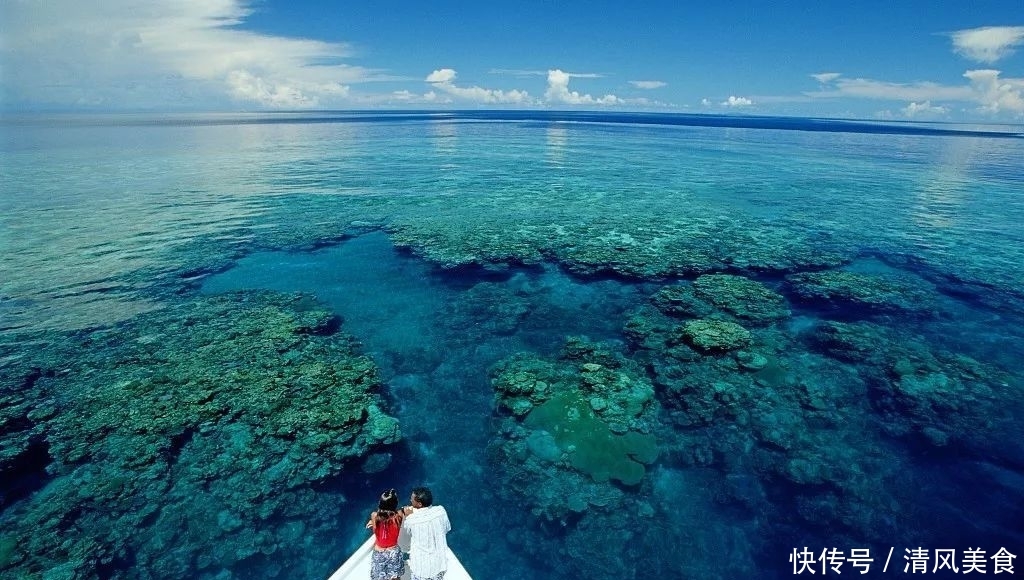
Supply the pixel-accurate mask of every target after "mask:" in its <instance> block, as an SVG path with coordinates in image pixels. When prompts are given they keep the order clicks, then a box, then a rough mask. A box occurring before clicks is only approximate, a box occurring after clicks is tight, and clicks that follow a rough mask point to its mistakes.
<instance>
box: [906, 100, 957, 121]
mask: <svg viewBox="0 0 1024 580" xmlns="http://www.w3.org/2000/svg"><path fill="white" fill-rule="evenodd" d="M901 111H903V115H904V116H906V117H929V116H942V115H945V114H946V113H949V109H948V108H947V107H942V106H939V105H932V103H931V101H925V102H923V103H910V104H909V105H907V106H906V107H903V109H901Z"/></svg>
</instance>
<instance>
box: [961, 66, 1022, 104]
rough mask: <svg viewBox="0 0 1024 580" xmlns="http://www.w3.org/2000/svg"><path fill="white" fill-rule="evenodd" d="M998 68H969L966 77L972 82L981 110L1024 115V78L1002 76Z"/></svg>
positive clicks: (972, 88)
mask: <svg viewBox="0 0 1024 580" xmlns="http://www.w3.org/2000/svg"><path fill="white" fill-rule="evenodd" d="M1000 74H1001V73H1000V71H997V70H990V69H984V70H969V71H967V72H965V73H964V77H965V78H967V80H968V81H970V83H971V90H972V91H974V94H975V99H974V100H975V101H976V102H977V103H978V105H979V107H978V108H979V110H981V111H983V112H987V113H993V114H997V113H1001V112H1009V113H1014V114H1016V115H1024V79H1004V78H1000Z"/></svg>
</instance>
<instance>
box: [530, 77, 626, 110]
mask: <svg viewBox="0 0 1024 580" xmlns="http://www.w3.org/2000/svg"><path fill="white" fill-rule="evenodd" d="M574 76H591V75H581V74H570V73H567V72H563V71H561V70H559V69H554V70H549V71H548V89H547V90H546V91H545V92H544V98H546V99H547V100H548V102H551V103H564V104H567V105H621V104H624V103H625V101H624V100H623V99H620V98H619V97H617V96H615V95H605V96H603V97H593V96H591V95H587V94H582V95H581V94H580V93H578V92H576V91H570V90H569V79H570V78H572V77H574Z"/></svg>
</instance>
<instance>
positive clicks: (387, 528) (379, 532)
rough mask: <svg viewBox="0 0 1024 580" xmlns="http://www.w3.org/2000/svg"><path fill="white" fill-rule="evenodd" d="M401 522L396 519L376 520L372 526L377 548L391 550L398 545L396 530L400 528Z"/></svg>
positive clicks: (399, 519)
mask: <svg viewBox="0 0 1024 580" xmlns="http://www.w3.org/2000/svg"><path fill="white" fill-rule="evenodd" d="M401 520H402V519H401V518H398V517H393V518H390V519H387V520H377V523H376V524H375V525H374V526H373V535H374V536H376V537H377V546H378V547H380V548H393V547H395V546H397V545H398V530H399V528H400V527H401Z"/></svg>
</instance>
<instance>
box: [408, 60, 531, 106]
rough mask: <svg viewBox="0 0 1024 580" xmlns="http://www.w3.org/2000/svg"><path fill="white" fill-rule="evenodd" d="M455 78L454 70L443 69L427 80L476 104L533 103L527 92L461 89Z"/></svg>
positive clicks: (451, 93)
mask: <svg viewBox="0 0 1024 580" xmlns="http://www.w3.org/2000/svg"><path fill="white" fill-rule="evenodd" d="M455 76H456V73H455V71H454V70H452V69H450V68H442V69H438V70H435V71H434V72H432V73H430V74H429V75H427V78H426V79H425V80H426V82H428V83H430V84H431V85H433V87H434V88H436V89H438V90H440V91H444V92H446V93H448V94H449V95H452V96H453V97H456V98H459V99H464V100H467V101H473V102H475V103H481V104H499V103H500V104H519V105H526V104H530V103H532V99H531V98H530V94H529V93H527V92H526V91H520V90H516V89H513V90H511V91H501V90H497V89H485V88H482V87H477V86H473V87H460V86H456V85H455V83H454V82H453V81H454V80H455Z"/></svg>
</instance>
